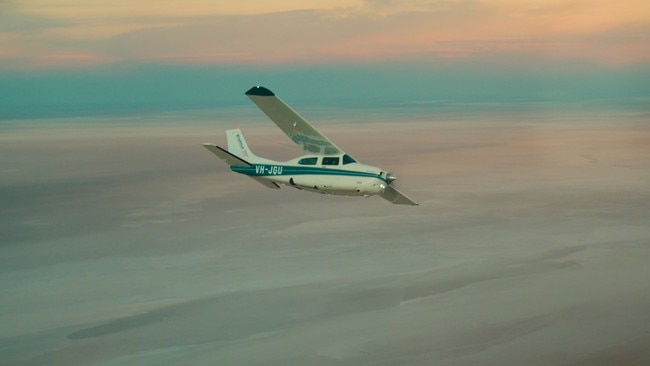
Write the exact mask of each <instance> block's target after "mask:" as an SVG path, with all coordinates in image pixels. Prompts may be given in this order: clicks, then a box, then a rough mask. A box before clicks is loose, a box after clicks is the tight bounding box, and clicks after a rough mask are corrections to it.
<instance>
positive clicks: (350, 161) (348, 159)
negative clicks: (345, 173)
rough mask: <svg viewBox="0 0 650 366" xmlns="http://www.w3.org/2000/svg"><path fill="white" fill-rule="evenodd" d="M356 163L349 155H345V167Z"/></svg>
mask: <svg viewBox="0 0 650 366" xmlns="http://www.w3.org/2000/svg"><path fill="white" fill-rule="evenodd" d="M356 162H357V161H356V160H354V158H353V157H351V156H350V155H348V154H345V155H343V165H345V164H352V163H356Z"/></svg>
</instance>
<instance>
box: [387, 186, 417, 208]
mask: <svg viewBox="0 0 650 366" xmlns="http://www.w3.org/2000/svg"><path fill="white" fill-rule="evenodd" d="M379 195H380V196H381V198H383V199H385V200H387V201H390V202H392V203H394V204H396V205H412V206H418V205H419V204H418V203H417V202H415V201H413V200H412V199H410V198H408V197H407V196H406V195H405V194H404V193H402V192H400V191H398V190H397V188H395V187H393V186H388V187H386V189H385V190H384V193H380V194H379Z"/></svg>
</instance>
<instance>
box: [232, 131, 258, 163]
mask: <svg viewBox="0 0 650 366" xmlns="http://www.w3.org/2000/svg"><path fill="white" fill-rule="evenodd" d="M226 138H227V139H228V152H229V153H231V154H233V155H235V156H238V157H240V158H241V159H243V160H246V161H255V160H260V159H259V158H258V157H257V156H255V154H253V152H252V151H251V149H250V148H249V147H248V144H247V143H246V139H244V135H243V134H242V132H241V130H240V129H234V130H227V131H226Z"/></svg>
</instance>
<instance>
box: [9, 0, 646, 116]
mask: <svg viewBox="0 0 650 366" xmlns="http://www.w3.org/2000/svg"><path fill="white" fill-rule="evenodd" d="M647 34H650V6H648V5H647V2H645V1H642V0H638V1H637V0H625V1H618V2H612V1H579V0H549V1H534V0H518V1H508V0H491V1H490V0H485V1H479V0H475V1H474V0H468V1H423V0H420V1H343V0H339V1H310V2H303V1H279V0H276V1H264V2H262V3H261V4H260V3H259V2H250V1H243V2H232V1H202V0H194V1H184V2H178V1H167V0H164V1H139V2H136V3H134V2H131V1H103V0H101V1H91V2H90V1H81V0H78V1H75V0H37V1H29V2H20V1H1V2H0V80H1V81H2V83H1V85H0V96H2V100H3V102H2V105H1V107H3V108H2V109H3V111H4V112H3V113H2V116H1V117H2V119H10V118H18V117H20V116H28V117H33V116H35V115H36V112H35V111H36V110H39V109H40V110H42V109H44V108H45V109H47V110H49V111H51V112H52V113H63V114H65V113H68V114H70V113H90V112H89V110H92V109H93V108H97V109H98V110H101V111H100V112H102V111H105V110H109V109H115V108H122V109H127V110H128V109H129V108H136V109H137V106H145V107H142V108H143V109H146V108H151V109H161V108H163V109H164V108H165V107H166V108H171V109H174V108H177V109H183V108H205V107H210V106H218V105H221V104H224V103H228V104H232V103H237V101H239V102H241V103H245V102H246V101H245V99H243V98H241V93H242V92H243V91H245V90H247V89H248V88H249V87H250V86H251V85H257V84H263V85H266V86H267V87H269V88H271V89H272V90H273V89H277V88H280V91H283V90H284V93H282V95H288V96H290V97H292V98H293V97H295V99H294V100H298V99H300V97H301V96H304V95H308V92H306V90H309V91H311V90H319V92H320V94H321V95H322V98H323V99H329V100H332V101H335V102H336V103H342V102H343V101H345V100H349V99H350V98H353V97H357V98H358V99H363V98H364V97H368V99H371V100H377V99H382V100H391V99H392V100H397V101H400V102H401V101H405V100H413V99H420V100H432V99H436V100H439V99H444V98H447V99H462V98H474V99H479V100H480V99H490V98H491V99H510V100H512V99H537V100H540V99H542V100H545V99H549V98H550V99H560V100H562V99H566V98H568V99H572V98H573V99H576V98H577V99H580V98H587V99H589V98H592V99H593V98H613V97H622V98H628V99H631V98H645V97H647V96H648V94H650V92H649V90H648V88H649V87H648V85H650V82H648V81H649V80H650V76H649V75H650V66H649V65H650V42H649V41H648V37H647ZM129 106H131V107H129ZM75 109H76V110H75ZM27 110H30V111H32V112H30V113H31V114H30V113H27V112H26V111H27ZM21 111H22V112H21ZM57 111H58V112H57ZM83 111H86V112H83ZM64 112H65V113H64ZM21 113H22V114H21ZM25 113H27V114H25Z"/></svg>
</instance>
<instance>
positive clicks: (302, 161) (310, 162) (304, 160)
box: [298, 158, 318, 165]
mask: <svg viewBox="0 0 650 366" xmlns="http://www.w3.org/2000/svg"><path fill="white" fill-rule="evenodd" d="M316 163H318V158H302V159H300V160H298V164H300V165H316Z"/></svg>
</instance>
